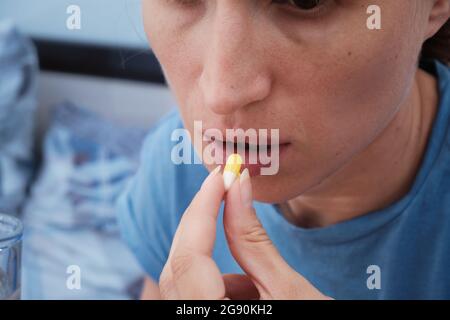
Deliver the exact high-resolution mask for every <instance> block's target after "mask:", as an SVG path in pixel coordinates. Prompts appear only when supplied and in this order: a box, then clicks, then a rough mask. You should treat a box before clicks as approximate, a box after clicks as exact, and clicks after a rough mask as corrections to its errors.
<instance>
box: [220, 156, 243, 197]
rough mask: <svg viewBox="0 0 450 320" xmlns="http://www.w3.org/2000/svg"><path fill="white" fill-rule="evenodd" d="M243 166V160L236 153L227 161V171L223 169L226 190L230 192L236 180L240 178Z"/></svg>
mask: <svg viewBox="0 0 450 320" xmlns="http://www.w3.org/2000/svg"><path fill="white" fill-rule="evenodd" d="M241 166H242V158H241V156H240V155H239V154H237V153H234V154H232V155H230V156H229V157H228V159H227V163H226V165H225V169H223V182H224V185H225V190H226V191H228V189H230V187H231V185H232V184H233V182H234V180H235V179H236V178H237V177H239V175H240V171H241Z"/></svg>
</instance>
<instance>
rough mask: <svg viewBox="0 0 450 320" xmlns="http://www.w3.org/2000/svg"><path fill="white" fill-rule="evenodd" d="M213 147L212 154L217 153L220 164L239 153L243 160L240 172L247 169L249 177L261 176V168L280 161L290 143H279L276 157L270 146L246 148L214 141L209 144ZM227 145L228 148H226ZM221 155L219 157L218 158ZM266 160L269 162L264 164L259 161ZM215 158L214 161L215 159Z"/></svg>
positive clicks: (250, 146) (273, 149)
mask: <svg viewBox="0 0 450 320" xmlns="http://www.w3.org/2000/svg"><path fill="white" fill-rule="evenodd" d="M211 143H212V144H213V146H214V152H216V153H218V156H217V158H218V159H221V160H222V163H218V164H217V165H219V164H222V165H223V164H225V163H226V161H227V159H228V157H229V156H230V155H231V154H233V153H239V154H240V156H241V157H242V159H243V161H244V162H243V164H242V170H243V169H245V168H246V169H248V171H249V174H250V175H251V176H257V175H260V174H261V168H268V167H270V166H271V165H272V163H271V162H272V161H273V160H275V161H281V156H282V155H283V154H284V153H285V152H286V150H287V149H288V148H289V146H290V145H291V144H290V143H281V144H279V146H278V156H277V157H276V155H275V154H274V153H273V152H275V149H276V148H274V147H273V146H271V145H267V146H260V145H249V146H247V147H243V146H240V147H238V146H237V144H236V143H229V142H228V143H226V142H223V141H214V142H211ZM227 144H228V147H227ZM220 155H221V156H220ZM263 157H264V158H266V159H265V160H270V162H268V163H266V162H267V161H264V163H263V162H262V161H261V160H262V158H263ZM217 158H216V159H217Z"/></svg>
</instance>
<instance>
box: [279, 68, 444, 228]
mask: <svg viewBox="0 0 450 320" xmlns="http://www.w3.org/2000/svg"><path fill="white" fill-rule="evenodd" d="M437 104H438V88H437V81H436V79H435V78H434V77H432V76H431V75H429V74H427V73H425V72H424V71H422V70H420V69H419V70H418V71H417V73H416V76H415V80H414V84H413V86H412V89H411V90H410V94H409V96H408V98H407V99H406V100H405V102H404V103H403V104H402V105H401V107H400V109H399V111H398V113H397V114H396V116H395V117H394V119H393V120H392V121H391V123H390V124H389V125H388V127H387V128H386V129H385V130H384V131H383V132H382V133H381V134H380V136H379V137H378V138H377V139H376V140H375V141H374V142H373V143H372V144H371V145H369V146H368V147H367V148H366V149H365V150H364V151H363V152H362V153H360V154H358V155H357V156H356V157H355V158H353V159H352V160H351V161H350V162H349V163H348V164H346V165H345V166H344V167H342V168H341V169H340V170H339V171H338V172H337V173H335V174H334V175H332V176H330V177H328V178H327V179H326V180H324V181H322V182H321V183H320V184H319V185H318V186H316V187H314V188H313V189H311V190H309V191H308V192H307V193H305V194H302V195H301V196H299V197H297V198H295V199H292V200H290V201H288V203H286V204H283V205H281V206H280V209H281V211H282V212H283V213H284V214H285V216H286V218H287V219H288V220H289V221H290V222H291V223H293V224H295V225H298V226H302V227H306V228H312V227H324V226H328V225H332V224H336V223H338V222H342V221H345V220H348V219H352V218H355V217H357V216H361V215H364V214H366V213H368V212H371V211H374V210H380V209H382V208H384V207H386V206H388V205H389V204H391V203H393V202H395V201H397V200H398V199H400V198H401V197H402V196H404V195H405V194H406V193H407V192H408V190H409V189H410V187H411V185H412V183H413V181H414V178H415V176H416V174H417V171H418V169H419V168H420V164H421V161H422V158H423V155H424V153H425V149H426V145H427V141H428V137H429V135H430V131H431V128H432V124H433V120H434V118H435V114H436V109H437Z"/></svg>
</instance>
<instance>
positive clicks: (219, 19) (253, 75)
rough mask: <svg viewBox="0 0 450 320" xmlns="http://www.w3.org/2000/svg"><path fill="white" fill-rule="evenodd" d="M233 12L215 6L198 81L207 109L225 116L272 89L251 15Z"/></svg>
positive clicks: (260, 97) (264, 96) (260, 99)
mask: <svg viewBox="0 0 450 320" xmlns="http://www.w3.org/2000/svg"><path fill="white" fill-rule="evenodd" d="M218 3H222V4H224V3H227V1H223V2H220V1H218ZM228 9H230V10H228ZM231 9H232V8H226V7H225V6H224V7H220V5H217V7H216V12H215V15H214V18H212V22H211V23H212V24H213V27H212V28H211V30H210V37H209V40H210V41H209V42H208V43H207V44H205V48H206V49H205V50H206V51H205V52H204V53H205V55H204V56H203V57H204V59H203V69H202V73H201V76H200V79H199V86H200V90H201V92H202V94H203V102H204V104H205V107H206V108H209V109H210V110H212V111H213V112H214V113H217V114H222V115H227V114H232V113H234V112H236V111H237V110H238V109H239V108H241V107H245V106H246V105H249V104H252V103H255V102H258V101H262V100H264V98H266V97H267V96H268V95H269V93H270V88H271V79H270V74H269V70H268V67H269V66H268V65H267V64H266V62H265V61H264V58H263V57H264V55H263V54H261V53H262V52H257V51H258V44H257V43H256V42H255V40H256V39H255V38H254V30H252V16H251V14H250V12H249V13H245V10H233V11H232V10H231ZM234 9H236V8H234ZM221 10H222V11H221ZM227 10H228V11H227ZM260 51H261V50H260Z"/></svg>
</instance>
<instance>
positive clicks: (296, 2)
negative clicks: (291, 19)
mask: <svg viewBox="0 0 450 320" xmlns="http://www.w3.org/2000/svg"><path fill="white" fill-rule="evenodd" d="M325 1H326V0H274V2H275V3H279V4H287V5H290V6H293V7H295V8H297V9H300V10H304V11H307V10H314V9H316V8H318V7H320V6H321V5H323V2H325Z"/></svg>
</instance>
